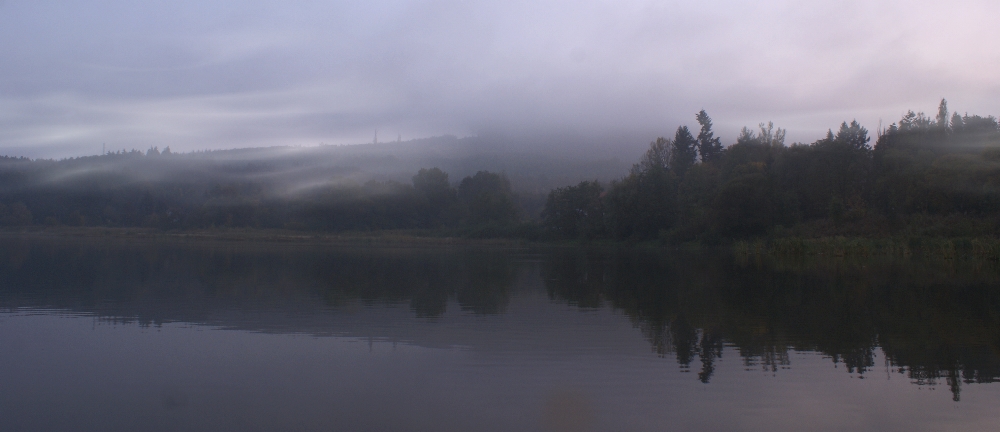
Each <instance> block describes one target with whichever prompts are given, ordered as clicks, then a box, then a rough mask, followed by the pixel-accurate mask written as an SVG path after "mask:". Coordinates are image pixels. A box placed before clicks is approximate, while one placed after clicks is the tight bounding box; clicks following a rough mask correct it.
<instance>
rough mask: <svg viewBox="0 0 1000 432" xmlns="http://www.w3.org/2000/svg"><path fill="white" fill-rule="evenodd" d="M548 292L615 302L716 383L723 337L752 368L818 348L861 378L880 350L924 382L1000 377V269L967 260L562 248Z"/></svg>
mask: <svg viewBox="0 0 1000 432" xmlns="http://www.w3.org/2000/svg"><path fill="white" fill-rule="evenodd" d="M542 274H543V279H544V280H545V284H546V287H547V289H548V292H549V295H550V297H551V298H552V299H554V300H565V301H568V302H569V303H570V304H575V305H579V306H580V307H590V308H597V307H602V306H605V305H608V306H610V307H613V308H616V309H619V310H622V311H624V312H625V313H626V314H627V315H628V316H629V317H631V318H632V320H633V322H634V323H635V325H636V327H638V328H639V329H640V330H641V331H642V332H643V334H644V335H645V336H646V338H647V339H648V340H649V341H650V342H651V344H652V346H653V349H654V351H655V352H656V353H658V354H660V355H667V354H673V356H675V357H676V360H677V362H678V363H679V364H680V365H681V366H682V367H689V366H690V365H691V364H692V363H693V362H694V361H695V358H698V359H700V362H701V366H700V372H699V373H698V377H699V379H700V380H701V381H702V382H705V383H707V382H709V381H710V380H711V377H712V374H713V371H714V367H713V362H714V360H715V359H716V358H718V357H719V356H720V355H721V353H722V347H723V343H726V344H731V345H733V346H735V347H736V348H737V349H738V351H739V353H740V355H741V356H742V357H743V361H744V363H745V365H746V366H747V367H755V366H760V367H763V368H766V369H770V370H772V371H777V370H778V369H779V368H781V367H783V366H787V365H789V358H790V356H789V352H790V351H793V350H799V351H817V352H821V353H824V354H826V355H828V356H829V357H831V358H832V360H833V362H834V363H836V364H843V365H844V366H845V367H846V369H847V371H848V372H850V373H857V374H859V375H861V376H862V377H863V376H864V374H866V373H869V372H870V371H871V370H872V369H873V367H875V366H876V365H875V360H874V358H875V351H876V348H877V347H881V348H882V350H883V351H884V352H885V353H886V355H887V357H888V362H889V365H890V366H893V367H894V368H893V370H894V371H895V372H897V373H900V374H905V375H906V376H908V377H909V378H910V379H911V380H913V381H914V382H916V383H918V384H936V383H937V382H939V381H941V380H943V381H945V382H946V383H947V385H948V386H949V387H950V389H951V391H952V393H953V397H954V400H956V401H958V400H959V397H960V390H961V384H963V383H966V384H970V383H988V382H994V381H996V380H997V377H998V376H1000V314H998V312H1000V289H998V287H1000V274H998V272H997V268H996V267H995V266H994V265H990V264H989V263H983V262H975V261H961V260H922V259H920V258H919V257H918V258H911V259H906V260H891V259H881V260H879V259H866V260H844V259H822V258H813V259H797V260H777V259H772V260H768V259H765V260H756V261H742V262H741V261H740V260H737V259H733V258H732V257H727V256H718V255H714V256H713V255H711V254H683V253H669V254H668V253H650V252H637V251H619V252H615V253H606V252H605V253H602V252H576V251H561V252H555V253H552V254H550V255H548V257H547V259H546V261H545V262H544V265H543V269H542Z"/></svg>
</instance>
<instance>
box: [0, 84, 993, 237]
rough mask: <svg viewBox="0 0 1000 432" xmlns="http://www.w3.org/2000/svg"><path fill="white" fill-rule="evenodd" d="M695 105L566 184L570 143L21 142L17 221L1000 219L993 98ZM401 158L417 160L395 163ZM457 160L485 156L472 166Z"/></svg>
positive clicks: (532, 227) (706, 231) (686, 225)
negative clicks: (664, 130) (28, 152)
mask: <svg viewBox="0 0 1000 432" xmlns="http://www.w3.org/2000/svg"><path fill="white" fill-rule="evenodd" d="M694 117H695V118H694V120H696V121H697V123H698V125H699V129H698V130H697V134H695V133H694V132H693V131H692V130H691V129H689V128H688V127H687V126H683V125H682V126H679V127H678V128H677V129H676V130H675V132H674V134H673V136H672V137H671V138H665V137H660V138H657V139H656V140H654V141H652V142H651V143H650V144H649V146H648V148H647V149H646V152H645V153H644V154H643V155H642V156H641V157H640V158H639V160H638V161H637V162H636V163H635V164H633V165H632V167H631V169H629V170H628V172H627V173H626V174H624V175H619V176H610V175H609V173H611V172H614V169H615V166H614V163H612V162H609V163H608V164H605V165H608V166H603V167H602V166H600V165H599V164H597V165H593V161H590V162H581V161H583V159H567V161H566V163H565V164H566V165H568V166H573V170H575V171H573V172H575V173H576V174H575V175H580V176H583V177H584V178H586V177H587V176H590V174H593V176H592V177H590V178H591V179H588V180H585V181H582V182H579V183H577V184H575V185H569V186H555V187H552V186H547V185H549V184H552V183H551V182H552V180H551V179H550V178H548V177H547V175H549V174H552V175H556V174H557V173H560V174H558V175H559V176H560V178H571V176H572V175H573V174H566V173H568V172H570V171H567V169H566V168H565V167H560V166H559V160H558V159H545V158H543V157H535V156H532V155H528V154H524V155H520V156H518V157H516V158H512V159H510V160H508V162H506V163H505V165H504V166H512V167H514V168H512V169H513V170H514V172H516V173H517V182H519V183H518V184H520V188H518V187H515V186H514V185H515V181H513V180H512V178H511V177H510V176H509V175H508V173H507V172H506V170H490V169H481V168H480V169H475V170H470V169H468V167H474V166H480V167H481V166H484V165H487V164H486V163H483V162H482V160H481V158H482V153H478V154H477V153H474V152H471V151H470V152H469V153H467V154H466V155H465V156H464V157H465V158H466V159H464V160H465V161H466V162H463V163H464V164H465V165H456V164H455V163H454V162H449V159H447V158H444V157H442V156H441V155H442V154H443V153H442V150H441V149H443V148H445V147H441V146H440V145H439V144H433V145H426V144H425V145H423V146H422V147H419V146H417V147H406V146H405V145H403V144H388V145H387V144H378V145H370V147H366V146H354V148H342V149H341V148H338V149H333V148H312V149H304V150H296V149H244V150H231V151H223V152H211V153H204V154H200V153H188V154H177V153H172V152H171V151H170V149H169V148H164V149H163V150H162V151H160V150H159V149H158V148H155V147H151V148H150V149H149V150H148V151H146V152H142V151H138V150H131V151H114V152H108V153H107V154H104V155H101V156H93V157H84V158H77V159H67V160H61V161H52V160H30V159H26V158H15V157H3V158H0V225H3V226H30V225H67V226H105V227H147V228H157V229H165V230H171V229H202V228H213V227H216V228H218V227H246V228H281V229H293V230H304V231H371V230H397V229H405V230H412V229H419V230H438V231H439V232H446V231H447V230H452V229H459V230H460V231H461V232H458V233H456V234H459V235H475V236H521V237H528V238H533V239H612V240H638V241H642V240H660V241H664V242H670V243H677V242H688V241H699V242H705V243H710V244H711V243H715V242H720V241H725V240H726V239H738V238H745V237H755V236H765V235H768V236H769V235H779V236H780V235H798V236H827V235H859V236H882V235H891V234H897V233H903V234H916V235H933V236H983V235H987V236H995V235H996V234H998V233H1000V226H998V224H997V222H995V221H996V220H1000V219H998V218H997V216H1000V215H998V212H1000V127H998V123H997V119H996V118H994V117H992V116H987V117H983V116H978V115H970V114H959V113H952V112H950V111H949V109H948V106H947V102H946V101H944V100H942V101H941V104H940V105H939V107H938V112H937V113H936V115H935V117H933V118H931V117H929V116H928V115H926V114H924V113H922V112H913V111H910V112H907V113H906V114H905V115H903V117H902V118H901V119H900V120H899V121H898V122H896V123H893V124H892V125H890V126H889V127H888V128H886V129H884V130H879V131H876V133H875V136H872V134H871V133H870V132H869V131H868V129H866V128H865V127H863V126H862V125H860V124H858V123H857V122H856V121H850V122H848V121H845V122H843V123H842V124H841V125H840V126H839V127H838V128H837V129H836V130H833V129H831V130H829V131H828V132H827V134H826V135H825V136H824V137H822V138H820V139H818V140H816V141H815V142H812V143H809V144H803V143H793V144H790V145H788V144H786V143H785V131H784V130H783V129H781V128H779V127H775V125H774V124H773V123H767V124H763V123H762V124H760V125H759V126H758V127H757V128H755V129H750V128H743V130H742V131H741V132H740V133H739V135H738V136H737V137H736V139H735V143H733V144H731V145H729V146H723V144H722V139H720V138H719V137H717V136H715V132H714V131H713V130H712V119H711V117H709V115H708V113H706V112H705V111H704V110H702V111H700V112H698V113H697V114H696V115H695V116H694ZM453 140H454V139H453ZM873 140H874V143H873ZM437 143H440V141H439V142H437ZM444 143H445V145H452V143H451V142H449V141H447V140H446V141H444ZM435 145H438V147H435ZM334 151H336V152H340V153H337V158H334V159H331V156H330V155H331V154H332V153H331V152H334ZM449 151H452V152H453V151H454V150H453V148H452V150H449ZM324 152H325V153H324ZM407 152H408V153H407ZM428 155H432V156H428ZM435 155H436V156H435ZM334 160H335V161H337V162H330V161H334ZM470 161H471V162H470ZM518 161H520V162H518ZM424 164H427V165H424ZM449 164H450V165H449ZM574 164H575V165H574ZM588 164H589V165H588ZM420 165H424V166H420ZM592 165H593V168H591V166H592ZM386 166H392V167H394V168H393V169H395V170H396V172H398V171H399V170H400V169H412V171H410V173H411V174H409V175H408V176H409V177H408V178H405V177H404V178H400V177H399V176H396V177H393V175H391V174H388V173H389V171H386V168H384V167H386ZM444 166H451V167H452V169H457V170H459V171H460V172H462V171H464V172H466V173H468V174H466V175H463V176H461V178H454V177H452V176H451V173H449V172H448V170H446V169H444V168H443V167H444ZM609 166H610V167H609ZM361 167H363V168H361ZM417 167H419V168H417ZM462 167H466V168H462ZM361 169H366V170H368V173H367V174H368V178H367V180H365V179H364V177H363V176H361V175H360V174H359V172H360V171H359V170H361ZM380 169H381V170H383V171H379V170H380ZM532 170H533V171H532ZM609 177H610V180H609ZM578 178H579V177H578ZM602 178H603V179H604V180H602ZM564 184H565V183H564ZM441 230H444V231H441Z"/></svg>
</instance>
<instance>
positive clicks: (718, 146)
mask: <svg viewBox="0 0 1000 432" xmlns="http://www.w3.org/2000/svg"><path fill="white" fill-rule="evenodd" d="M695 118H696V119H697V120H698V124H700V125H701V131H700V132H698V154H699V155H700V156H701V161H702V162H712V161H714V160H716V159H718V158H719V156H720V155H721V154H722V142H721V140H720V139H719V138H716V137H715V133H714V132H712V118H711V117H709V116H708V113H706V112H705V110H701V112H699V113H698V115H696V116H695Z"/></svg>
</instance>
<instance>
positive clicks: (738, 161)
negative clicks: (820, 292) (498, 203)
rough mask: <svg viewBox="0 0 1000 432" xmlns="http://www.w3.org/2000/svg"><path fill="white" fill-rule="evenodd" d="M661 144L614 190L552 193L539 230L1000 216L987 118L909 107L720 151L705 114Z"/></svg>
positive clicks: (722, 231)
mask: <svg viewBox="0 0 1000 432" xmlns="http://www.w3.org/2000/svg"><path fill="white" fill-rule="evenodd" d="M696 119H697V121H698V123H699V124H700V126H701V127H700V130H699V131H698V133H697V136H696V135H694V133H693V132H692V131H691V130H690V129H688V128H687V127H686V126H681V127H679V128H678V129H677V132H676V134H675V135H674V137H673V138H672V139H668V138H658V139H657V140H656V141H654V142H652V143H650V146H649V150H648V151H647V152H646V154H645V155H644V156H643V157H642V159H641V160H640V161H639V163H637V164H635V165H634V166H633V167H632V169H631V171H630V173H629V174H628V175H627V176H625V177H624V178H621V179H619V180H615V181H612V182H610V183H609V184H601V183H600V182H598V181H584V182H581V183H579V184H578V185H576V186H569V187H563V188H558V189H555V190H553V191H552V192H551V193H550V194H549V196H548V200H547V202H546V206H545V210H544V212H543V214H542V219H543V222H542V223H543V226H544V227H545V228H546V229H547V230H548V232H550V233H552V234H553V235H556V236H559V237H563V238H616V239H656V238H658V239H661V240H664V241H668V242H685V241H692V240H700V241H703V242H715V241H718V240H720V239H727V238H729V239H731V238H744V237H754V236H764V235H770V236H774V235H777V236H782V235H798V236H806V237H815V236H828V235H858V236H881V235H886V234H903V235H919V236H942V237H969V236H992V235H995V234H996V233H997V232H998V226H997V221H998V220H1000V219H997V218H996V216H997V212H998V211H1000V129H998V123H997V119H996V118H994V117H992V116H988V117H982V116H978V115H968V114H966V115H960V114H958V113H954V114H951V115H949V112H948V107H947V102H946V101H944V100H942V101H941V104H940V106H939V110H938V113H937V116H936V117H935V118H930V117H928V116H927V115H925V114H924V113H922V112H920V113H914V112H912V111H910V112H908V113H907V114H906V115H904V116H903V118H902V119H900V120H899V122H898V123H893V124H892V125H891V126H889V127H888V128H887V129H885V130H880V131H878V133H877V138H876V141H875V143H874V145H871V137H870V136H869V131H868V130H867V129H866V128H864V127H862V126H861V125H860V124H858V123H857V122H856V121H852V122H850V123H847V122H844V123H842V124H841V125H840V128H839V129H838V130H837V131H836V132H834V131H833V130H830V131H828V133H827V135H826V136H825V137H824V138H822V139H820V140H817V141H816V142H813V143H811V144H801V143H795V144H792V145H785V142H784V139H785V131H784V130H782V129H780V128H775V127H774V125H773V124H770V123H769V124H767V125H764V124H761V125H760V128H759V130H758V131H753V130H750V129H748V128H744V129H743V130H742V132H741V133H740V135H739V137H738V138H737V140H736V143H735V144H733V145H731V146H728V147H723V146H722V145H721V143H720V140H719V138H716V137H715V135H714V132H713V131H712V121H711V119H710V118H709V116H708V115H707V114H706V113H705V112H704V111H701V112H700V113H698V115H697V117H696Z"/></svg>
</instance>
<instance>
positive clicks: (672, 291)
mask: <svg viewBox="0 0 1000 432" xmlns="http://www.w3.org/2000/svg"><path fill="white" fill-rule="evenodd" d="M0 347H2V348H0V389H2V392H0V421H2V429H3V430H9V431H133V430H146V431H193V430H204V431H220V430H233V431H254V430H303V431H313V430H316V431H331V430H349V431H397V430H398V431H423V430H426V431H514V430H517V431H534V430H538V431H576V430H592V431H606V430H623V431H624V430H628V431H645V430H648V431H663V430H674V431H685V430H692V431H695V430H753V431H758V430H773V431H786V430H787V431H793V430H795V431H797V430H837V431H839V430H880V431H881V430H928V431H937V430H945V429H947V430H970V431H972V430H987V429H994V428H996V427H997V425H1000V410H998V409H997V407H1000V385H996V384H994V383H995V382H996V381H997V380H998V379H1000V266H998V265H997V263H990V262H981V261H972V260H962V259H958V260H940V259H939V260H935V259H931V258H926V259H924V258H921V257H907V258H898V259H889V258H836V257H827V258H824V257H812V258H789V259H778V258H768V257H764V258H760V257H757V258H755V257H739V256H733V255H732V254H730V253H728V252H727V251H722V250H720V251H702V252H690V251H687V252H685V251H677V250H653V249H635V248H632V249H629V248H593V249H581V248H568V247H565V248H562V247H523V248H521V247H500V246H469V245H464V246H463V245H455V246H448V247H446V246H435V247H426V246H425V247H388V246H364V245H328V244H327V245H323V244H295V243H255V242H207V241H204V242H184V241H166V240H127V239H85V238H46V237H43V236H41V235H28V236H18V235H13V234H8V235H5V236H3V237H0Z"/></svg>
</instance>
